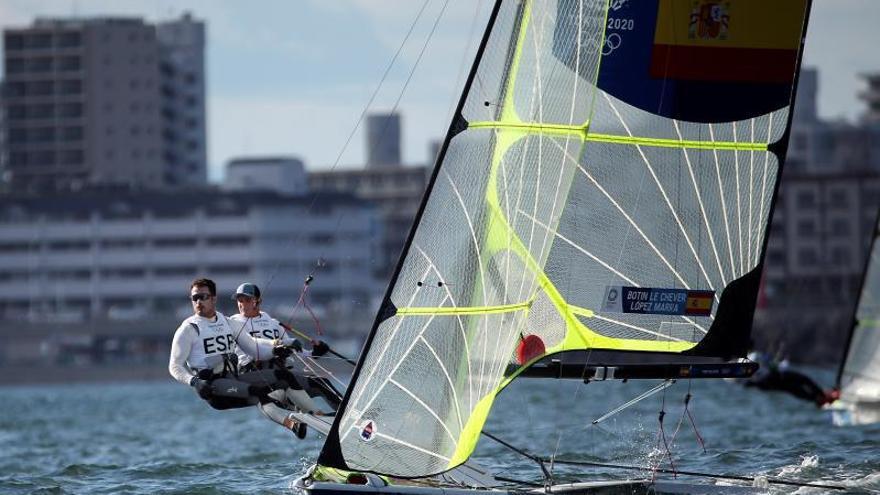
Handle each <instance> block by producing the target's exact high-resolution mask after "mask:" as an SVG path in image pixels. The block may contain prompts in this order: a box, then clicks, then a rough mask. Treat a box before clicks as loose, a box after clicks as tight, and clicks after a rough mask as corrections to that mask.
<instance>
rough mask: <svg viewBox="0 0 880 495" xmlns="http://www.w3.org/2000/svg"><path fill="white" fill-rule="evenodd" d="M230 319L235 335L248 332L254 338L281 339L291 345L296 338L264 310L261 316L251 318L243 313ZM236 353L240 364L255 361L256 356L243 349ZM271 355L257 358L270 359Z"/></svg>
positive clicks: (285, 343) (283, 342)
mask: <svg viewBox="0 0 880 495" xmlns="http://www.w3.org/2000/svg"><path fill="white" fill-rule="evenodd" d="M229 320H230V321H229V324H230V325H231V326H232V330H233V334H234V335H237V334H239V333H248V334H250V335H251V337H254V338H263V339H280V340H281V343H282V344H284V345H290V344H291V343H292V342H293V341H294V338H293V337H292V336H291V335H290V334H288V332H286V331H285V330H284V327H282V326H281V323H280V322H279V321H278V320H276V319H275V318H272V317H271V316H269V315H268V314H266V313H265V312H263V311H260V316H254V317H250V318H249V317H247V316H244V315H242V314H236V315H232V316H230V317H229ZM236 354H238V365H239V366H244V365H246V364H248V363H250V362H251V361H254V357H252V356H251V355H249V354H248V353H246V352H244V350H243V349H238V350H237V351H236ZM271 356H272V355H271V354H270V355H268V356H265V357H264V356H262V355H261V356H259V357H257V358H256V360H257V361H260V360H264V359H268V358H270V357H271Z"/></svg>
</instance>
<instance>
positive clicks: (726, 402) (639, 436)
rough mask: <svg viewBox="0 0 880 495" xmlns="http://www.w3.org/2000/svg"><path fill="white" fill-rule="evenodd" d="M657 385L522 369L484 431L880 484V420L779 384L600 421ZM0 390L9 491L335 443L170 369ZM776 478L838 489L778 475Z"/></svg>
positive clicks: (649, 404) (169, 472)
mask: <svg viewBox="0 0 880 495" xmlns="http://www.w3.org/2000/svg"><path fill="white" fill-rule="evenodd" d="M653 385H656V382H646V381H630V382H628V383H621V382H595V383H590V384H589V385H584V384H582V383H579V382H575V381H564V380H541V381H539V380H527V379H523V380H518V381H515V382H514V383H513V384H512V385H511V386H510V387H508V388H507V389H506V390H505V391H504V392H503V393H502V394H501V395H500V396H499V397H498V400H497V402H496V404H495V407H494V408H493V411H492V415H491V416H490V419H489V421H488V423H487V425H486V431H488V432H490V433H492V434H493V435H496V436H498V437H499V438H502V439H503V440H505V441H507V442H509V443H511V444H513V445H515V446H518V447H520V448H521V449H523V450H525V451H527V452H528V453H531V454H534V455H538V456H544V457H549V456H555V457H556V458H559V459H575V460H580V461H589V462H598V463H607V464H616V465H627V466H639V467H647V468H651V467H659V468H661V469H665V470H687V471H693V472H704V473H708V474H728V475H736V476H748V477H758V478H759V483H761V480H762V479H764V478H766V479H768V480H773V479H777V478H779V479H785V480H792V481H800V482H814V483H828V484H836V485H841V486H846V487H847V488H848V493H880V425H873V426H860V427H834V426H832V425H831V419H830V415H829V413H827V412H825V411H821V410H819V409H817V408H816V407H815V406H813V405H811V404H809V403H806V402H803V401H798V400H796V399H794V398H792V397H790V396H788V395H785V394H781V393H765V392H759V391H756V390H753V389H745V388H743V387H741V386H739V385H736V384H731V383H726V382H723V381H720V380H711V381H698V380H694V381H692V382H689V381H679V382H677V383H676V384H675V385H673V386H672V387H670V388H668V389H666V390H664V391H662V392H659V393H657V394H655V395H653V396H651V397H649V398H647V399H645V400H643V401H642V402H639V403H638V404H636V405H634V406H632V407H630V408H627V409H626V410H624V411H622V412H620V413H618V414H616V415H614V416H612V417H610V418H609V419H607V420H605V421H603V422H601V423H599V424H596V425H593V424H592V421H593V420H594V419H596V418H598V417H600V416H601V415H602V414H604V413H605V412H607V411H610V410H612V409H614V408H615V407H617V406H618V405H620V404H623V403H625V402H626V401H628V400H629V399H631V398H633V397H635V396H637V395H639V394H641V393H642V392H644V391H646V390H647V389H649V388H651V387H652V386H653ZM688 394H690V395H691V397H692V398H691V400H690V402H689V404H688V409H687V411H686V410H685V409H684V407H683V404H684V399H685V397H686V396H687V395H688ZM0 400H2V406H0V493H3V494H18V493H47V494H49V493H53V494H54V493H58V494H63V493H76V494H80V493H81V494H86V493H89V494H91V493H137V494H150V495H159V494H172V493H180V494H184V493H186V494H214V493H217V494H220V493H223V494H228V493H242V494H261V493H292V492H293V489H292V488H291V483H292V481H293V480H294V479H295V478H296V477H297V476H299V475H300V474H301V473H302V472H303V471H304V470H305V468H306V467H307V466H308V465H309V464H310V463H311V462H313V460H314V459H315V456H316V455H317V452H318V450H319V449H320V446H321V443H322V442H323V438H322V437H320V436H319V435H316V434H315V433H314V432H313V431H310V432H309V435H308V437H307V438H306V439H305V440H304V441H299V440H297V439H296V438H295V437H294V436H293V435H292V434H291V433H289V432H287V431H285V430H283V429H282V428H281V427H279V426H277V425H276V424H274V423H271V422H269V421H268V420H266V419H265V418H263V417H262V416H261V415H260V414H259V412H258V411H257V410H256V409H253V408H249V409H242V410H231V411H214V410H212V409H210V408H209V407H208V406H207V405H206V404H205V403H204V402H202V401H201V400H199V399H198V398H197V397H196V396H195V395H194V394H193V392H192V391H191V390H189V388H188V387H185V386H182V385H180V384H178V383H176V382H172V381H171V379H170V378H169V379H168V380H167V381H160V382H153V383H125V384H102V385H62V386H59V385H52V386H37V385H28V386H21V387H5V388H0ZM660 411H663V412H664V413H665V414H663V424H662V429H661V427H660V426H661V425H660V421H659V417H660ZM688 412H690V413H691V415H692V416H693V421H691V419H690V416H689V415H688V414H687V413H688ZM697 432H699V436H698V435H697ZM664 438H665V441H664ZM667 446H668V449H667ZM475 459H476V460H477V461H478V462H479V463H481V464H484V465H487V466H491V467H493V468H495V469H496V470H497V472H498V473H500V474H502V475H504V476H506V477H509V478H516V479H521V480H526V481H538V482H540V481H541V474H540V473H541V471H540V469H539V467H538V465H537V463H536V462H534V461H532V460H529V459H527V458H526V457H524V456H522V455H521V454H519V453H517V452H514V451H513V450H511V449H509V448H506V447H504V446H502V445H500V444H498V443H496V442H494V441H492V440H490V439H489V438H486V437H483V438H482V439H481V440H480V443H479V446H478V449H477V452H476V455H475ZM548 467H549V466H548ZM553 474H554V477H555V478H556V480H557V481H558V482H564V481H573V480H592V479H608V478H614V479H626V478H638V477H648V478H650V477H651V476H652V473H651V472H650V471H646V472H637V471H624V470H620V469H614V468H587V467H572V466H563V465H555V466H553ZM656 476H657V477H662V478H667V479H668V478H671V477H672V475H671V474H662V473H657V474H656ZM679 479H686V480H688V481H692V480H695V478H693V477H682V476H680V475H679ZM703 482H706V483H725V482H724V481H719V480H717V479H715V480H713V479H705V480H703ZM768 492H770V493H795V492H797V493H826V490H823V489H814V488H809V489H808V488H797V487H792V486H778V485H772V484H770V485H769V489H768Z"/></svg>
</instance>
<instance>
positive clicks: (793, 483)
mask: <svg viewBox="0 0 880 495" xmlns="http://www.w3.org/2000/svg"><path fill="white" fill-rule="evenodd" d="M555 462H556V463H557V464H566V465H569V466H590V467H604V468H612V469H627V470H631V471H655V472H661V473H665V474H672V475H676V474H682V475H686V476H698V477H703V478H714V479H723V480H737V481H748V482H753V481H754V480H755V478H754V477H749V476H740V475H734V474H713V473H702V472H698V471H682V470H680V469H675V470H670V469H663V468H649V467H641V466H626V465H621V464H607V463H603V462H590V461H574V460H566V459H556V460H555ZM765 479H766V480H767V482H768V483H772V484H776V485H790V486H804V487H811V488H827V489H829V490H846V489H847V488H846V487H845V486H841V485H826V484H821V483H809V482H804V481H789V480H783V479H779V478H765Z"/></svg>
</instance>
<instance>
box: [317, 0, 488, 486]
mask: <svg viewBox="0 0 880 495" xmlns="http://www.w3.org/2000/svg"><path fill="white" fill-rule="evenodd" d="M501 1H502V0H495V5H494V6H493V7H492V12H491V14H490V15H489V21H488V23H487V25H486V29H485V31H484V32H483V37H482V39H481V40H480V45H479V47H478V48H477V54H476V57H475V58H474V63H473V64H472V65H471V70H470V72H469V73H468V77H467V80H466V81H465V84H464V89H463V90H462V93H461V97H460V98H459V100H458V105H457V106H456V108H455V113H454V115H453V117H452V122H450V124H449V129H447V131H446V136H445V137H444V138H443V145H442V146H441V147H440V152H439V153H438V154H437V158H436V159H435V162H434V170H433V172H431V177H430V179H429V180H428V185H427V186H426V187H425V193H424V195H422V202H421V204H420V205H419V209H418V211H417V212H416V216H415V220H414V221H413V224H412V226H411V227H410V229H409V234H408V235H407V237H406V242H405V243H404V245H403V248H402V249H401V254H400V257H399V258H398V260H397V265H396V266H395V268H394V273H393V274H392V275H391V280H390V281H389V282H388V287H387V288H386V289H385V296H384V297H383V298H382V304H381V306H380V307H379V311H378V313H377V314H376V319H375V320H374V322H373V326H372V328H371V329H370V333H369V334H368V335H367V339H366V341H365V342H364V345H363V347H362V348H361V352H360V354H359V356H358V362H357V366H355V369H354V373H353V374H352V377H351V384H354V383H355V382H356V381H357V379H358V377H359V376H360V374H361V370H362V369H363V366H364V362H365V360H366V356H367V350H368V349H369V348H370V346H371V344H372V343H373V339H374V338H375V336H376V331H377V330H378V329H379V324H380V323H382V322H383V321H385V320H386V319H388V318H390V317H391V316H393V315H394V314H395V313H396V312H397V308H396V307H395V306H394V303H393V302H392V301H391V292H392V290H393V289H394V286H395V284H396V283H397V279H398V277H399V276H400V272H401V270H402V269H403V264H404V261H405V260H406V254H407V252H409V250H410V246H411V245H412V241H413V237H415V233H416V228H417V227H418V225H419V222H420V221H421V219H422V216H423V215H424V213H425V206H426V205H427V204H428V198H429V197H430V196H431V191H432V190H433V189H434V184H435V183H436V182H437V175H438V174H439V172H440V166H441V165H442V164H443V160H444V159H445V157H446V152H447V150H448V149H449V142H450V141H451V140H452V138H453V137H454V136H455V135H456V134H458V133H459V132H461V131H462V130H464V129H465V128H467V121H465V119H464V117H463V116H462V114H461V111H462V108H463V107H464V104H465V101H466V99H467V95H468V93H469V92H470V89H471V86H472V85H473V83H474V78H475V77H476V75H477V69H478V68H479V66H480V60H482V58H483V53H484V52H485V50H486V44H487V43H488V41H489V35H490V34H491V32H492V27H493V26H494V25H495V20H496V19H497V17H498V11H499V9H500V8H501ZM353 389H354V387H352V386H349V387H348V388H347V389H346V391H345V397H343V399H342V403H341V404H340V406H339V410H340V411H341V410H345V408H346V406H348V403H349V401H350V400H351V393H352V390H353ZM341 419H342V415H341V414H337V415H336V417H335V418H334V420H333V426H332V427H331V429H330V433H329V434H328V435H327V438H326V439H325V441H324V446H323V447H322V448H321V453H320V454H319V455H318V464H320V465H322V466H327V467H334V468H338V469H348V466H347V465H346V463H345V460H344V458H343V456H342V453H341V452H340V451H339V422H340V420H341Z"/></svg>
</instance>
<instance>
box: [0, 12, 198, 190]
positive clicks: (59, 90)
mask: <svg viewBox="0 0 880 495" xmlns="http://www.w3.org/2000/svg"><path fill="white" fill-rule="evenodd" d="M3 49H4V57H5V62H6V63H5V74H4V76H5V82H4V96H3V107H4V112H5V114H6V126H5V132H4V134H5V137H6V143H5V156H6V161H5V178H6V179H7V180H8V181H9V185H10V186H11V188H12V189H13V190H15V191H26V190H32V191H41V190H43V191H45V190H72V189H78V188H82V187H85V186H86V185H88V184H122V185H129V186H137V187H142V188H156V187H162V186H165V185H186V184H203V183H204V182H205V181H206V179H207V171H206V158H205V157H206V154H205V101H204V100H205V95H204V93H205V74H204V25H203V24H202V23H201V22H197V21H193V20H192V18H191V17H190V16H189V15H185V16H184V17H183V18H181V19H180V20H177V21H171V22H167V23H162V24H158V25H151V24H146V23H144V21H143V20H142V19H138V18H92V19H37V20H36V21H35V22H34V23H33V24H32V25H30V26H28V27H23V28H14V29H6V30H5V31H4V46H3Z"/></svg>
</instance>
